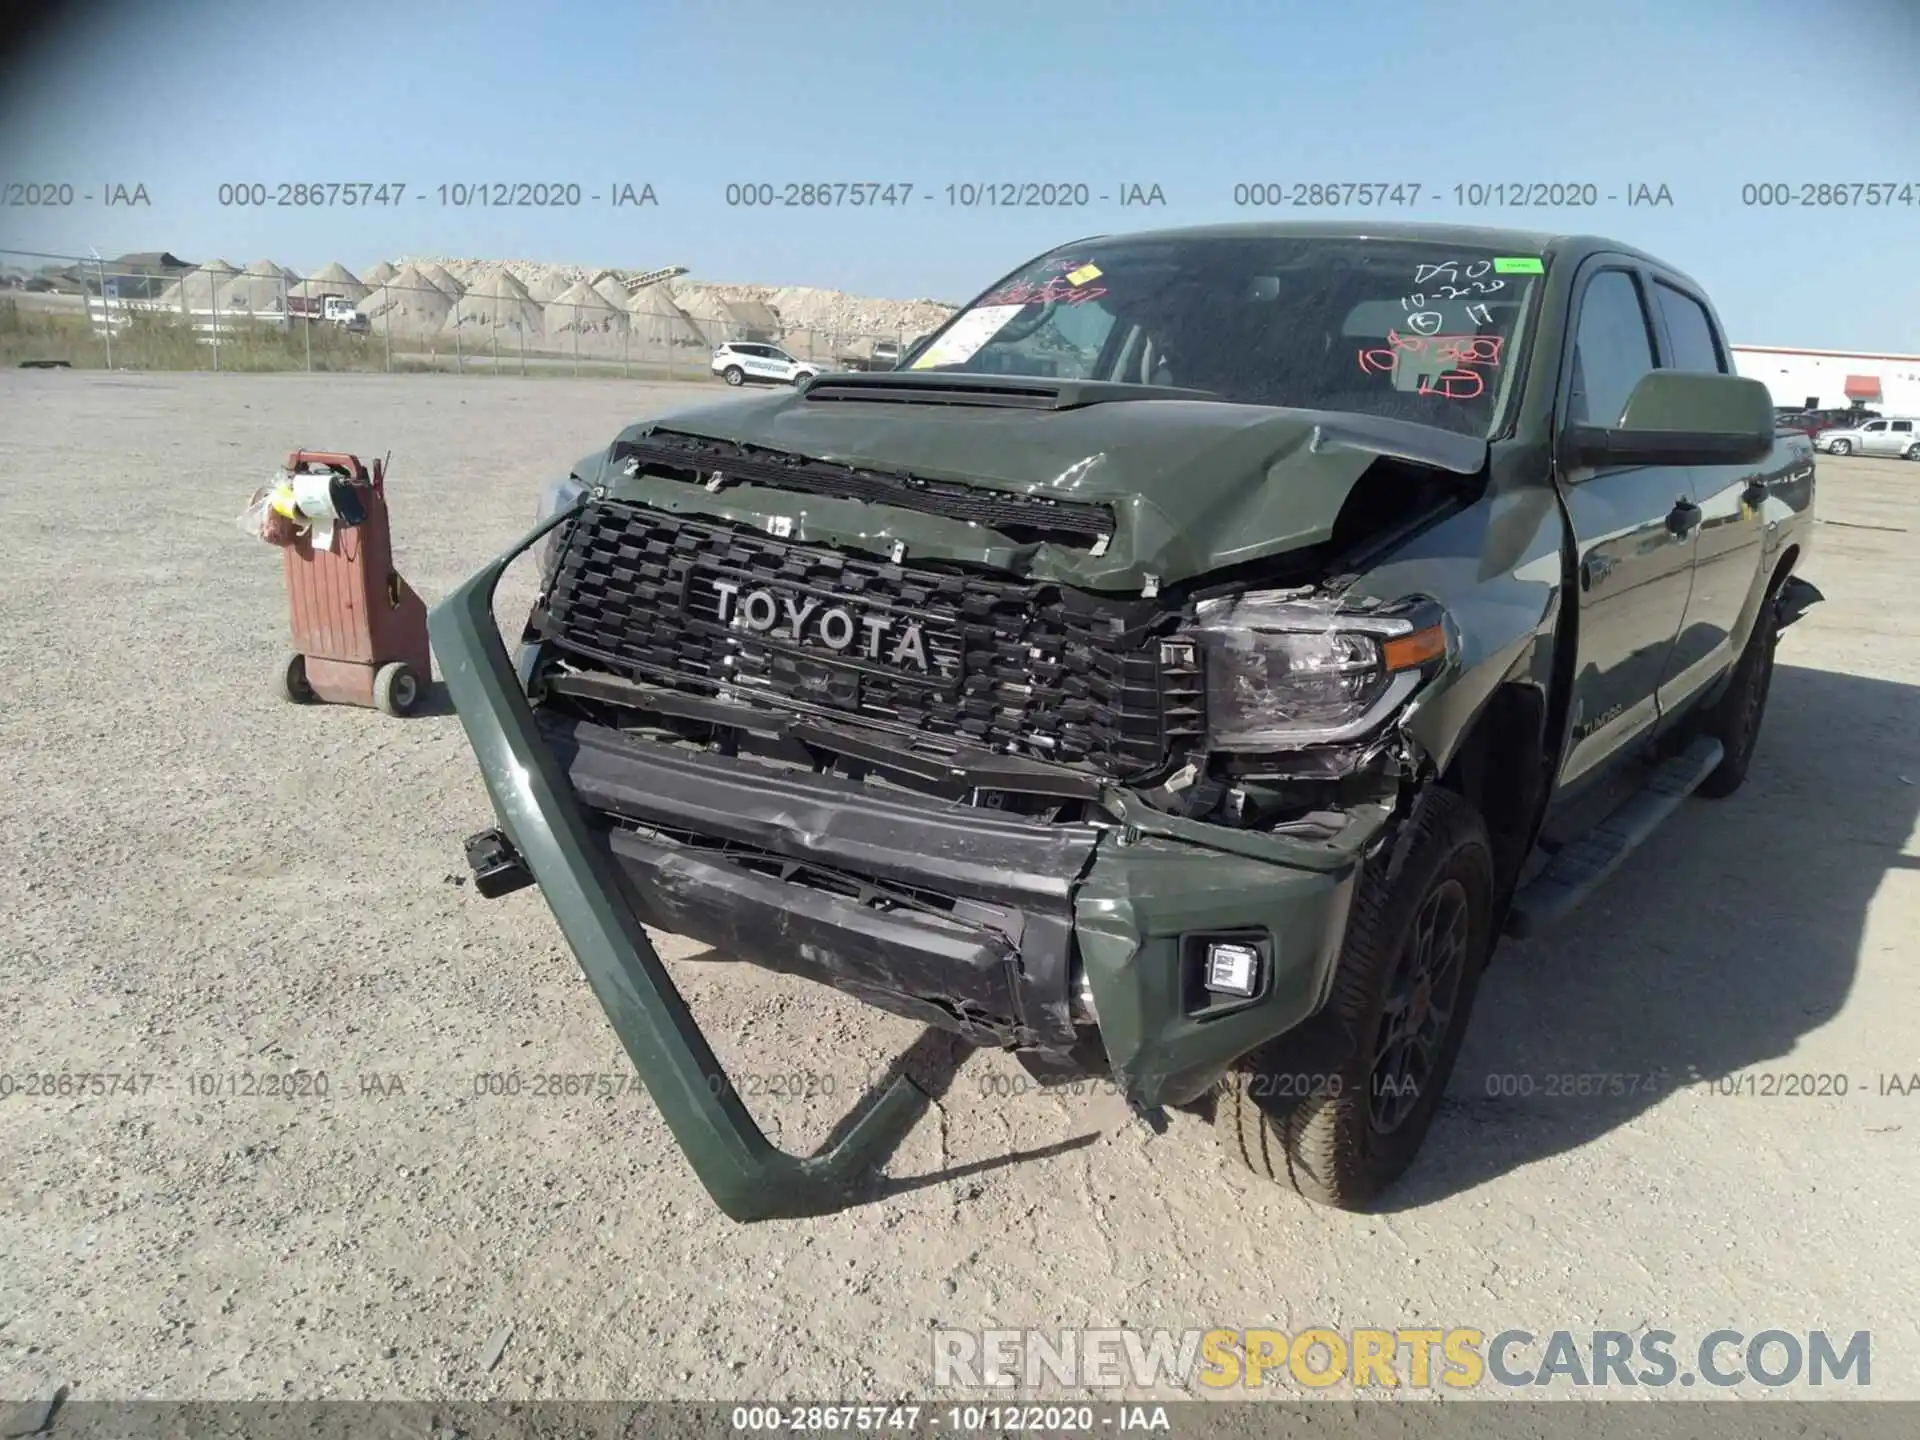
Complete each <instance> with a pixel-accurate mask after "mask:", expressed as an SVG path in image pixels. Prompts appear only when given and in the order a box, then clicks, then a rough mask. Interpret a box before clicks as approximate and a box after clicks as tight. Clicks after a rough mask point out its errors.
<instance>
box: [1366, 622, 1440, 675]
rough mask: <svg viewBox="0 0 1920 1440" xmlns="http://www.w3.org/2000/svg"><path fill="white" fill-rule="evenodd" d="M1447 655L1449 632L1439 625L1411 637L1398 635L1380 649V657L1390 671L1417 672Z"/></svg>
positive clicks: (1416, 632) (1418, 631)
mask: <svg viewBox="0 0 1920 1440" xmlns="http://www.w3.org/2000/svg"><path fill="white" fill-rule="evenodd" d="M1446 653H1447V632H1446V631H1445V630H1443V629H1441V628H1440V626H1438V625H1429V626H1428V627H1427V628H1426V629H1424V630H1416V631H1414V632H1413V633H1412V634H1411V635H1396V636H1394V638H1393V639H1391V640H1388V641H1386V642H1385V643H1384V644H1382V645H1381V647H1380V657H1381V659H1382V660H1383V661H1384V662H1385V663H1386V667H1387V669H1389V670H1415V669H1418V668H1419V667H1420V666H1422V665H1425V664H1426V663H1427V662H1428V661H1429V660H1438V659H1439V658H1440V657H1441V656H1442V655H1444V654H1446Z"/></svg>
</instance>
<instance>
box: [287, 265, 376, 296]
mask: <svg viewBox="0 0 1920 1440" xmlns="http://www.w3.org/2000/svg"><path fill="white" fill-rule="evenodd" d="M287 293H288V294H289V295H296V296H299V297H300V298H301V299H303V300H317V299H319V297H320V296H322V295H344V296H346V297H347V298H348V299H349V300H353V301H360V300H364V299H366V298H367V286H366V285H365V284H363V283H362V282H361V281H360V280H359V279H357V278H356V277H355V276H354V273H353V272H352V271H351V270H349V269H347V267H346V266H344V265H342V264H341V263H340V262H339V261H338V260H330V261H328V262H327V263H326V264H325V265H322V266H321V267H320V268H319V269H318V270H316V271H314V272H313V274H311V275H309V276H308V277H307V278H306V279H304V280H302V281H301V282H300V283H299V284H298V285H295V286H293V287H292V288H291V289H290V290H288V291H287Z"/></svg>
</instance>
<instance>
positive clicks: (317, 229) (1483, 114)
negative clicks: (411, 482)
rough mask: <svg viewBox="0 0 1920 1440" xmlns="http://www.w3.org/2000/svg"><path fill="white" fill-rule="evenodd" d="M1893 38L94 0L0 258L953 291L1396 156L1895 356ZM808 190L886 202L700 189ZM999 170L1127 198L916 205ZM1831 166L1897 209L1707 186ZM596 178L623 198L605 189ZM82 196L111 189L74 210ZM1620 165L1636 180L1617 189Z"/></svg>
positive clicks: (1897, 116)
mask: <svg viewBox="0 0 1920 1440" xmlns="http://www.w3.org/2000/svg"><path fill="white" fill-rule="evenodd" d="M1916 57H1920V4H1916V3H1913V0H1824V3H1821V0H1811V3H1799V0H1684V3H1671V0H1669V3H1643V0H1618V3H1613V4H1605V3H1594V4H1589V5H1586V6H1569V7H1559V6H1554V5H1550V4H1543V3H1539V0H1534V3H1511V0H1454V3H1451V4H1444V5H1443V4H1438V3H1424V0H1391V3H1389V0H1348V3H1344V4H1336V3H1331V0H1316V3H1312V4H1298V3H1290V0H1244V3H1237V4H1228V3H1207V0H1184V3H1171V0H1168V3H1157V4H1156V3H1114V0H1107V3H1102V4H1100V5H1088V6H1075V5H1071V4H1050V5H1044V6H1042V5H1033V4H1027V5H1012V4H1003V3H998V0H969V3H965V4H959V5H940V4H932V3H908V0H899V3H880V0H830V3H821V0H812V3H805V4H801V3H791V0H789V3H760V0H753V3H747V0H738V3H729V0H700V3H697V4H695V3H687V4H658V3H656V4H638V5H635V4H619V3H605V0H601V3H593V0H582V3H573V0H547V3H543V4H539V5H512V4H499V3H488V0H477V3H471V4H467V3H462V4H453V3H427V0H422V3H407V0H401V3H397V4H395V3H387V4H365V3H360V0H336V3H333V4H330V5H327V6H321V7H314V6H311V5H301V6H298V7H289V6H284V5H279V4H274V3H259V0H256V3H250V4H244V5H242V4H232V3H226V0H208V3H195V0H184V3H170V4H166V5H160V4H120V5H102V6H97V7H95V8H93V9H91V10H88V11H86V12H85V14H84V18H83V19H79V20H77V21H76V22H75V23H73V24H71V25H70V26H68V27H67V29H66V30H64V31H61V32H58V33H57V34H56V37H55V38H54V39H53V40H51V41H50V42H48V43H47V44H46V45H44V46H42V47H41V48H40V49H39V50H37V51H35V52H33V53H31V54H29V55H28V56H27V57H25V59H24V61H23V62H22V63H21V65H20V66H19V67H18V68H17V69H16V70H15V71H14V72H13V73H12V74H11V75H9V76H7V77H5V79H4V81H0V183H4V182H6V181H19V182H27V181H54V182H56V183H59V182H66V183H71V184H73V185H74V186H75V189H76V194H84V193H89V192H90V193H93V194H94V195H95V197H96V198H95V199H94V200H93V201H92V202H88V201H85V200H80V201H78V202H77V203H76V204H75V205H73V206H72V207H70V208H65V209H58V208H55V209H32V208H25V207H20V206H10V207H0V248H24V249H37V250H52V251H64V252H72V253H82V254H84V253H85V252H86V250H87V247H88V246H93V247H97V248H98V250H99V251H100V253H102V254H103V255H115V254H118V253H121V252H123V251H126V250H133V249H153V248H167V249H171V250H173V251H175V252H176V253H178V254H180V255H183V256H185V257H187V258H188V259H192V260H204V259H207V258H210V257H212V256H214V255H219V256H222V257H224V258H225V259H228V260H230V261H232V262H234V263H235V264H246V263H247V262H248V261H250V260H253V259H256V258H259V257H261V256H270V257H271V258H273V259H275V260H278V261H280V262H281V263H283V264H287V265H291V266H293V267H294V268H296V269H302V270H304V269H311V268H314V267H317V266H319V265H321V264H323V263H325V262H326V261H328V260H333V259H337V260H340V261H342V262H343V263H345V264H346V265H347V266H348V267H349V268H354V269H359V268H364V267H365V266H368V265H370V264H372V263H373V262H374V261H375V260H378V259H383V258H390V257H392V256H395V255H397V254H400V253H405V252H414V253H438V254H453V255H461V256H487V257H492V258H501V259H539V260H549V261H556V262H570V263H578V264H585V265H617V266H623V267H643V266H650V265H654V264H667V263H678V264H685V265H689V266H691V267H693V269H694V272H695V274H696V275H697V276H698V277H699V278H704V279H710V280H731V281H759V282H764V283H768V284H812V285H825V286H832V287H835V288H839V289H847V290H854V291H858V292H864V293H867V294H873V295H886V296H893V297H900V298H905V297H911V296H920V295H927V296H934V297H938V298H942V299H950V300H959V299H965V298H967V297H968V296H970V295H971V294H973V293H975V292H976V291H977V290H979V289H980V288H982V287H983V286H984V285H986V284H987V283H988V282H990V281H991V280H993V279H995V278H996V277H998V276H999V275H1000V274H1001V273H1002V272H1004V271H1006V270H1008V269H1010V268H1012V267H1013V266H1014V265H1016V264H1017V263H1019V262H1020V261H1021V260H1023V259H1025V258H1026V257H1027V256H1029V255H1031V254H1033V253H1035V252H1037V251H1039V250H1042V249H1045V248H1047V247H1048V246H1050V245H1052V244H1056V243H1059V242H1062V241H1066V240H1070V239H1074V238H1077V237H1079V236H1083V235H1088V234H1093V233H1099V232H1105V231H1119V230H1128V229H1140V228H1146V227H1148V226H1150V225H1160V224H1188V223H1204V222H1213V221H1224V220H1239V219H1257V218H1261V216H1262V215H1263V214H1264V215H1273V214H1276V213H1281V212H1276V211H1271V210H1269V211H1260V210H1256V209H1250V208H1243V207H1240V206H1236V205H1235V203H1234V187H1235V185H1236V184H1242V183H1247V182H1279V183H1281V184H1293V183H1297V182H1301V181H1349V180H1352V181H1362V182H1378V181H1386V182H1404V183H1407V184H1409V185H1410V184H1412V183H1415V182H1417V183H1418V184H1420V186H1421V187H1422V191H1421V197H1420V200H1421V203H1419V204H1418V205H1414V206H1411V207H1398V206H1396V207H1389V208H1384V209H1375V210H1372V211H1368V212H1364V213H1371V214H1377V215H1380V216H1382V217H1392V218H1397V219H1452V220H1464V221H1473V222H1477V223H1485V224H1505V223H1511V224H1515V225H1523V226H1537V227H1539V228H1548V229H1565V230H1583V231H1597V232H1598V233H1601V234H1605V235H1610V236H1613V237H1615V238H1618V239H1621V240H1624V241H1627V242H1629V243H1632V244H1637V245H1640V246H1643V247H1644V248H1647V249H1649V250H1651V251H1653V252H1654V253H1656V254H1658V255H1660V256H1661V257H1662V258H1664V259H1667V260H1669V261H1671V262H1672V263H1674V264H1676V265H1678V266H1680V267H1681V268H1682V269H1685V270H1687V271H1689V272H1690V273H1692V274H1693V275H1694V276H1695V277H1696V278H1697V279H1699V280H1700V281H1701V282H1702V283H1703V284H1705V285H1707V286H1708V287H1709V288H1710V290H1711V292H1712V294H1713V295H1714V297H1715V300H1716V303H1717V304H1718V305H1719V307H1720V310H1721V313H1722V316H1723V318H1724V319H1725V320H1726V322H1727V324H1728V327H1729V329H1730V330H1731V331H1732V332H1733V337H1734V339H1735V340H1736V341H1744V342H1746V343H1754V344H1783V345H1803V346H1813V347H1828V348H1860V349H1872V350H1891V351H1898V352H1905V353H1915V352H1920V59H1916ZM809 180H814V181H878V182H895V183H906V182H911V183H912V184H913V186H914V197H913V199H912V200H911V201H909V202H908V203H907V204H905V205H902V206H895V207H891V208H889V207H884V206H883V207H878V208H860V209H852V208H828V209H811V210H805V209H803V210H792V209H785V208H781V209H775V210H771V211H769V210H764V209H744V208H739V207H730V206H729V205H728V204H727V199H726V187H727V185H728V184H729V183H740V182H766V183H770V184H773V185H776V186H780V185H783V184H784V183H785V182H790V181H791V182H801V181H809ZM999 180H1009V181H1054V182H1066V183H1067V184H1070V185H1071V184H1078V183H1084V184H1086V185H1087V187H1088V192H1089V194H1090V195H1091V196H1095V197H1097V196H1099V195H1102V194H1106V195H1115V196H1117V194H1118V193H1119V192H1120V188H1121V187H1122V186H1125V185H1140V186H1141V187H1143V190H1144V189H1145V188H1146V187H1150V186H1152V185H1156V184H1157V185H1158V186H1159V187H1160V189H1161V192H1162V193H1163V195H1164V196H1165V199H1166V203H1165V205H1163V206H1162V205H1153V206H1150V207H1146V208H1138V207H1130V208H1122V207H1120V206H1119V205H1117V204H1116V203H1113V202H1111V201H1110V202H1108V203H1106V204H1101V203H1099V202H1098V201H1097V200H1095V202H1094V203H1093V204H1091V205H1089V206H1088V207H1086V208H1084V209H1072V208H1068V209H1054V210H1019V211H1010V210H1007V209H1001V208H997V207H995V208H987V207H974V208H968V207H966V206H958V205H953V204H950V203H948V198H947V192H946V187H947V186H948V185H951V184H967V183H970V182H981V181H986V182H992V181H999ZM256 181H257V182H262V183H264V184H266V185H268V186H269V187H270V188H271V187H273V186H275V185H277V183H278V182H282V181H286V182H293V181H314V182H327V181H376V182H377V181H399V182H404V183H405V185H406V187H407V198H406V199H405V200H404V201H402V202H401V203H400V205H399V206H398V207H390V208H386V209H378V208H375V209H341V208H335V209H324V208H323V209H306V210H283V209H277V208H269V209H265V210H260V209H250V208H240V207H232V206H228V207H223V206H221V205H220V203H219V187H220V185H221V184H222V183H233V182H256ZM493 181H506V182H515V181H528V182H532V181H547V182H553V181H558V182H561V183H563V184H566V183H573V184H578V185H579V186H580V187H581V194H582V197H583V203H582V204H581V205H580V206H579V207H577V208H566V207H562V208H550V209H544V210H530V209H490V208H479V207H473V206H468V207H459V206H454V205H443V204H441V203H440V200H439V194H438V187H439V186H441V185H443V184H449V185H451V184H459V183H469V184H471V183H475V182H493ZM1514 181H1523V182H1531V181H1559V182H1576V183H1580V182H1592V183H1594V184H1595V185H1597V186H1598V189H1599V193H1600V194H1601V196H1602V197H1604V196H1606V195H1608V194H1617V195H1619V196H1620V197H1621V198H1620V200H1618V201H1615V202H1612V203H1608V202H1606V201H1605V200H1604V198H1603V201H1602V204H1601V205H1600V206H1599V208H1598V209H1597V210H1558V211H1556V210H1545V211H1542V210H1531V211H1523V210H1513V209H1499V208H1493V207H1485V208H1479V209H1473V208H1469V207H1467V206H1465V205H1463V204H1461V203H1459V202H1458V201H1457V200H1456V198H1455V195H1454V193H1453V190H1452V187H1453V186H1455V185H1497V184H1500V183H1502V182H1514ZM1853 181H1863V182H1879V181H1892V182H1895V184H1896V185H1897V186H1909V187H1911V191H1910V194H1911V198H1910V201H1909V203H1907V204H1906V205H1904V206H1897V207H1889V208H1878V209H1874V208H1852V207H1849V208H1845V209H1837V208H1830V207H1814V208H1804V209H1803V208H1799V207H1792V208H1788V209H1777V208H1760V207H1751V206H1747V205H1744V204H1743V203H1742V186H1743V185H1746V184H1760V183H1772V182H1784V183H1786V184H1788V185H1796V186H1797V185H1798V184H1799V183H1801V182H1815V183H1819V182H1827V183H1833V182H1853ZM622 183H625V184H631V185H633V186H634V189H635V193H636V194H637V193H640V187H641V186H642V185H643V184H650V185H651V186H652V187H653V191H654V194H655V197H656V199H657V202H658V203H657V204H656V205H651V206H641V207H638V208H626V207H623V208H614V207H613V206H612V205H611V204H610V203H609V197H610V196H611V195H612V194H613V193H614V192H613V187H614V186H615V185H617V184H622ZM114 184H123V185H126V186H127V187H129V189H131V187H132V186H133V185H135V184H143V185H144V186H145V187H146V190H147V193H148V196H149V198H150V200H151V203H150V205H147V206H143V207H122V206H105V205H103V204H101V203H100V200H99V198H98V197H99V196H100V195H102V194H103V193H104V187H106V186H109V185H114ZM1639 184H1645V185H1647V186H1649V187H1650V188H1652V189H1655V190H1657V188H1658V187H1659V186H1660V185H1663V184H1664V185H1665V186H1667V187H1668V189H1669V191H1670V193H1671V196H1672V204H1671V205H1663V206H1658V207H1629V206H1628V205H1627V204H1626V195H1627V193H1628V188H1629V187H1630V186H1635V185H1639ZM595 194H598V195H599V196H601V199H600V201H599V202H598V203H595V202H593V201H592V200H590V199H586V198H585V197H588V196H592V195H595ZM422 196H424V197H426V198H424V199H422V198H419V197H422ZM929 196H931V197H932V198H927V197H929ZM1285 213H1288V214H1291V215H1296V216H1298V215H1302V214H1310V213H1319V214H1338V213H1340V212H1338V211H1334V212H1303V211H1300V210H1290V211H1287V212H1285ZM4 258H6V257H0V259H4Z"/></svg>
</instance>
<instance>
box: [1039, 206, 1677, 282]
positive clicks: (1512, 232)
mask: <svg viewBox="0 0 1920 1440" xmlns="http://www.w3.org/2000/svg"><path fill="white" fill-rule="evenodd" d="M1264 238H1272V239H1313V238H1320V239H1329V240H1341V239H1348V240H1431V241H1434V242H1436V243H1439V244H1449V243H1451V244H1458V245H1467V246H1472V247H1474V248H1475V249H1482V250H1507V251H1511V252H1512V253H1513V254H1515V255H1540V256H1548V255H1551V256H1553V257H1554V258H1556V259H1583V258H1585V257H1586V256H1587V255H1590V254H1594V253H1596V252H1606V253H1610V254H1616V255H1631V256H1633V257H1635V258H1636V259H1641V260H1645V261H1647V262H1648V263H1649V264H1652V265H1657V266H1659V267H1660V268H1662V269H1664V270H1672V269H1673V268H1674V267H1673V266H1672V265H1670V264H1668V263H1667V262H1666V261H1664V260H1662V259H1660V258H1659V257H1658V256H1655V255H1649V254H1647V253H1646V252H1645V251H1643V250H1638V249H1636V248H1634V247H1633V246H1631V245H1626V244H1623V243H1621V242H1620V241H1618V240H1610V239H1608V238H1606V237H1605V236H1601V235H1567V234H1558V233H1555V232H1553V231H1547V230H1517V229H1508V228H1505V227H1500V226H1491V225H1446V224H1438V223H1433V222H1427V221H1413V220H1361V219H1352V220H1253V221H1243V222H1238V223H1233V224H1222V225H1183V226H1175V227H1169V228H1167V229H1164V230H1134V231H1113V232H1108V233H1105V234H1100V235H1089V236H1086V237H1084V238H1083V239H1081V240H1076V241H1069V242H1068V243H1069V244H1075V245H1078V244H1085V243H1087V242H1088V241H1092V240H1207V239H1222V240H1232V239H1240V240H1257V239H1264ZM1675 273H1678V272H1677V271H1676V272H1675Z"/></svg>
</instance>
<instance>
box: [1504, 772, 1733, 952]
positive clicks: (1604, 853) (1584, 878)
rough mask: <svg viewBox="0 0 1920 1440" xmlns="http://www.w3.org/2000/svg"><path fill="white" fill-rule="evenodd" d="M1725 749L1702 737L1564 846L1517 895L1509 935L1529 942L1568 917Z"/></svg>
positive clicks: (1692, 788) (1657, 825)
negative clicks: (1531, 937)
mask: <svg viewBox="0 0 1920 1440" xmlns="http://www.w3.org/2000/svg"><path fill="white" fill-rule="evenodd" d="M1725 753H1726V751H1725V749H1724V748H1723V747H1722V746H1721V744H1720V742H1719V741H1718V740H1715V739H1712V738H1711V737H1708V736H1702V737H1701V738H1700V739H1698V740H1695V741H1694V742H1693V743H1692V744H1691V745H1689V746H1688V747H1687V748H1686V749H1685V750H1683V751H1681V752H1680V754H1678V755H1675V756H1674V757H1673V758H1672V759H1670V760H1666V761H1664V762H1662V763H1661V764H1660V765H1658V766H1656V767H1655V769H1654V771H1653V773H1652V774H1651V775H1649V776H1648V777H1647V783H1646V784H1645V785H1643V786H1641V788H1640V789H1639V790H1638V791H1637V792H1636V793H1635V794H1634V795H1632V796H1631V797H1630V798H1629V799H1627V800H1626V801H1625V802H1624V803H1623V804H1622V805H1621V806H1620V807H1619V808H1618V809H1617V810H1615V811H1614V812H1613V813H1612V814H1611V815H1609V816H1607V818H1606V819H1604V820H1602V821H1601V822H1600V823H1599V824H1597V825H1595V826H1594V827H1593V828H1592V829H1591V830H1589V831H1587V833H1586V834H1584V835H1582V836H1580V837H1579V838H1578V839H1576V840H1570V841H1568V842H1567V843H1566V844H1565V845H1563V846H1561V847H1560V850H1559V853H1557V854H1556V855H1555V856H1554V857H1553V859H1552V861H1551V862H1549V864H1548V865H1547V868H1546V869H1544V870H1542V871H1541V872H1540V874H1539V875H1537V876H1535V877H1534V878H1533V879H1532V880H1530V881H1529V882H1528V883H1527V885H1526V887H1525V888H1524V889H1522V890H1521V891H1520V893H1519V894H1517V895H1515V896H1514V897H1513V905H1512V907H1511V908H1510V909H1509V910H1508V912H1507V927H1506V929H1507V934H1509V935H1511V936H1513V937H1514V938H1515V939H1517V940H1525V939H1527V938H1529V937H1530V936H1534V935H1538V934H1539V933H1540V932H1541V931H1542V930H1545V929H1546V928H1547V927H1548V926H1549V925H1553V924H1555V923H1557V922H1558V921H1559V920H1561V919H1562V918H1564V917H1565V916H1566V914H1567V912H1568V911H1570V910H1572V909H1573V907H1574V906H1576V905H1578V904H1579V903H1580V902H1581V901H1582V900H1584V899H1586V898H1587V896H1588V895H1589V894H1591V893H1592V892H1593V890H1594V889H1595V888H1596V887H1597V886H1598V885H1599V884H1600V882H1601V881H1603V880H1605V879H1606V878H1607V877H1608V876H1609V875H1611V874H1612V873H1613V872H1614V871H1615V870H1617V869H1619V868H1620V862H1621V861H1623V860H1625V859H1626V858H1627V856H1629V855H1631V854H1632V853H1633V852H1634V851H1635V850H1637V849H1639V847H1640V846H1641V845H1643V844H1644V843H1645V842H1646V840H1647V837H1648V836H1650V835H1652V834H1653V832H1654V831H1656V830H1658V829H1659V828H1660V826H1661V824H1662V822H1664V821H1665V820H1666V819H1667V817H1668V816H1670V815H1672V814H1673V812H1674V811H1676V810H1678V809H1679V808H1680V802H1681V801H1683V800H1685V799H1686V798H1687V796H1689V795H1691V794H1692V793H1693V792H1694V791H1695V790H1696V789H1698V788H1699V786H1700V782H1701V781H1703V780H1705V779H1706V778H1707V776H1709V775H1711V774H1712V773H1713V771H1714V768H1715V767H1716V766H1718V765H1719V763H1720V760H1721V757H1722V756H1723V755H1724V754H1725Z"/></svg>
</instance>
